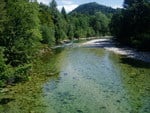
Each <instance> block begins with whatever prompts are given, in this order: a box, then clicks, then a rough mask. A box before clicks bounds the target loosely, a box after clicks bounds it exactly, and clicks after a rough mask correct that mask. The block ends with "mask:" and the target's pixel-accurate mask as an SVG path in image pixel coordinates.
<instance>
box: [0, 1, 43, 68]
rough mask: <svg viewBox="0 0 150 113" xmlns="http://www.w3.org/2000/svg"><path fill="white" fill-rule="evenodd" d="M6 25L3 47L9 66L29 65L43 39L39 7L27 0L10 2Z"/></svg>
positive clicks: (8, 3)
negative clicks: (40, 28)
mask: <svg viewBox="0 0 150 113" xmlns="http://www.w3.org/2000/svg"><path fill="white" fill-rule="evenodd" d="M7 15H8V18H9V21H8V22H7V24H6V27H5V31H4V35H3V38H2V40H1V46H4V47H5V48H6V50H5V57H6V58H7V64H11V65H12V66H18V65H23V64H24V63H27V62H28V61H29V60H30V59H31V56H32V55H33V53H34V52H33V49H34V48H35V46H36V45H37V43H38V42H39V40H40V39H41V34H40V31H39V27H40V26H39V18H38V5H37V4H36V3H30V2H28V1H26V0H20V1H8V2H7Z"/></svg>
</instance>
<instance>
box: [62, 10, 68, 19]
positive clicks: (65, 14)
mask: <svg viewBox="0 0 150 113" xmlns="http://www.w3.org/2000/svg"><path fill="white" fill-rule="evenodd" d="M61 14H62V15H63V17H64V18H65V19H66V20H67V13H66V10H65V8H64V7H63V8H62V10H61Z"/></svg>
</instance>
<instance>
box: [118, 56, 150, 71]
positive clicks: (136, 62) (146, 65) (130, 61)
mask: <svg viewBox="0 0 150 113" xmlns="http://www.w3.org/2000/svg"><path fill="white" fill-rule="evenodd" d="M120 62H121V63H123V64H128V65H131V66H133V67H135V68H147V69H150V63H147V62H143V61H141V60H137V59H133V58H127V57H122V58H121V59H120Z"/></svg>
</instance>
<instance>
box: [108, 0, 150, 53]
mask: <svg viewBox="0 0 150 113" xmlns="http://www.w3.org/2000/svg"><path fill="white" fill-rule="evenodd" d="M110 29H111V33H112V34H113V35H114V36H115V37H116V39H117V40H118V41H120V42H121V43H124V44H128V45H130V46H132V47H135V48H137V49H140V50H145V51H147V50H150V1H149V0H125V1H124V8H123V9H122V10H121V11H120V12H119V13H117V14H115V15H113V17H112V20H111V24H110Z"/></svg>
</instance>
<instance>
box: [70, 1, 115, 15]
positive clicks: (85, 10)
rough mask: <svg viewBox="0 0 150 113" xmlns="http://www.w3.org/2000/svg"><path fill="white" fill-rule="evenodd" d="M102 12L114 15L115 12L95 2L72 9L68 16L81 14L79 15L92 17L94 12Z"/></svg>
mask: <svg viewBox="0 0 150 113" xmlns="http://www.w3.org/2000/svg"><path fill="white" fill-rule="evenodd" d="M100 11H101V12H102V13H104V14H110V13H116V12H117V10H116V9H113V8H111V7H107V6H104V5H100V4H98V3H96V2H91V3H86V4H83V5H80V6H78V7H77V8H76V9H74V10H73V11H72V12H70V14H75V13H81V14H89V15H94V14H95V13H96V12H100Z"/></svg>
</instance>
